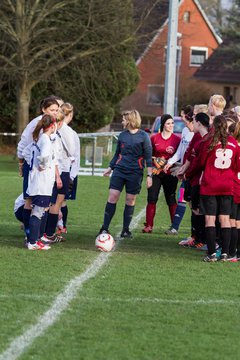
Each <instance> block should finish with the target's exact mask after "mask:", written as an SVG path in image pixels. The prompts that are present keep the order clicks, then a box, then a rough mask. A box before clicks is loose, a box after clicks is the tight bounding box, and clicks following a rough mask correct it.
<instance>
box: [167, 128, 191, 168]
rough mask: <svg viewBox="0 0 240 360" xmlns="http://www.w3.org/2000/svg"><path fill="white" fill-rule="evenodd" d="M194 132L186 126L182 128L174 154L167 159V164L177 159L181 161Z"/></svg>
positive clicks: (173, 162)
mask: <svg viewBox="0 0 240 360" xmlns="http://www.w3.org/2000/svg"><path fill="white" fill-rule="evenodd" d="M193 135H194V132H192V131H190V130H189V129H188V128H187V127H186V126H185V127H184V128H183V131H182V137H181V141H180V144H179V145H178V148H177V151H176V152H175V154H174V155H173V156H172V157H171V158H170V159H169V160H168V164H170V165H173V164H175V163H176V162H177V161H180V162H181V164H182V162H183V158H184V154H185V152H186V150H187V148H188V145H189V144H190V142H191V140H192V138H193Z"/></svg>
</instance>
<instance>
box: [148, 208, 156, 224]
mask: <svg viewBox="0 0 240 360" xmlns="http://www.w3.org/2000/svg"><path fill="white" fill-rule="evenodd" d="M155 213H156V204H153V203H149V204H147V207H146V224H147V226H151V227H153V220H154V216H155Z"/></svg>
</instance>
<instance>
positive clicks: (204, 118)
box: [195, 112, 210, 128]
mask: <svg viewBox="0 0 240 360" xmlns="http://www.w3.org/2000/svg"><path fill="white" fill-rule="evenodd" d="M195 120H196V121H198V122H200V123H201V124H202V125H203V126H205V127H206V128H208V127H209V120H210V119H209V116H208V115H207V114H205V113H202V112H200V113H198V114H196V115H195Z"/></svg>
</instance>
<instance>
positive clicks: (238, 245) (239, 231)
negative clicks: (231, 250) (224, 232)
mask: <svg viewBox="0 0 240 360" xmlns="http://www.w3.org/2000/svg"><path fill="white" fill-rule="evenodd" d="M237 233H238V239H237V255H240V229H237Z"/></svg>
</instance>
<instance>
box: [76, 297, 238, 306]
mask: <svg viewBox="0 0 240 360" xmlns="http://www.w3.org/2000/svg"><path fill="white" fill-rule="evenodd" d="M81 300H83V301H84V300H86V301H94V302H95V301H100V302H123V303H132V304H134V303H160V304H168V305H171V304H172V305H218V304H219V305H240V301H235V300H224V299H205V300H204V299H198V300H180V299H162V298H142V297H131V298H114V297H113V298H105V297H84V298H81Z"/></svg>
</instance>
